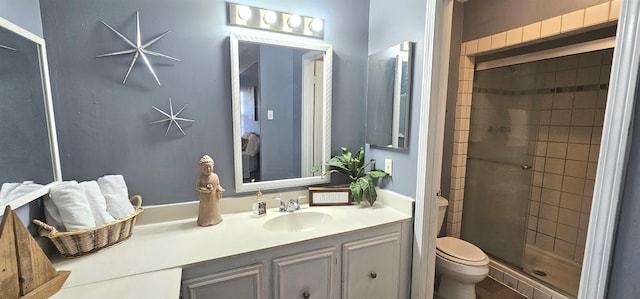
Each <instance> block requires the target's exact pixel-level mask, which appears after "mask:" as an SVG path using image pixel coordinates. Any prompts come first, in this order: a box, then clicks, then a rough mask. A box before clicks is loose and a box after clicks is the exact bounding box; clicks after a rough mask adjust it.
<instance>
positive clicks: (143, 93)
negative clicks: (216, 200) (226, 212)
mask: <svg viewBox="0 0 640 299" xmlns="http://www.w3.org/2000/svg"><path fill="white" fill-rule="evenodd" d="M236 2H239V3H241V4H249V5H253V6H258V7H266V8H271V9H274V10H279V11H287V12H294V13H298V14H301V15H311V16H317V17H320V18H323V19H324V20H325V23H326V25H325V39H324V42H326V43H330V44H332V45H333V46H334V65H333V107H334V109H333V112H332V113H333V115H332V125H333V129H332V136H333V137H332V148H333V154H336V153H338V152H339V147H340V146H347V147H349V148H357V147H360V146H362V145H363V144H364V120H363V119H364V110H363V109H362V107H364V93H365V81H366V79H365V78H366V57H367V33H368V31H367V30H368V29H367V28H368V24H369V23H368V6H369V3H368V1H366V0H365V1H342V0H327V1H297V0H282V1H268V0H255V1H250V0H245V1H236ZM116 4H117V5H116ZM40 6H41V7H40V8H41V12H42V24H43V28H44V36H45V39H46V41H47V46H48V52H49V53H48V54H49V68H50V71H51V80H52V89H53V90H52V93H53V98H54V107H55V113H56V122H57V125H58V137H59V143H60V154H61V160H62V161H61V162H62V173H63V178H64V179H65V180H72V179H73V180H93V179H96V178H98V177H100V176H102V175H105V174H110V173H117V174H123V175H124V177H125V180H126V181H127V184H128V186H129V189H130V190H129V191H130V194H141V195H142V196H143V198H144V204H145V205H152V204H165V203H172V202H184V201H193V200H197V198H198V197H197V196H198V195H197V192H196V191H195V188H194V182H195V178H196V177H197V175H198V160H199V158H200V157H201V156H202V155H203V154H210V155H211V156H212V157H213V159H214V160H215V162H216V167H215V172H216V173H218V175H219V176H220V180H221V183H222V185H223V186H224V187H225V188H226V190H227V192H225V197H228V196H232V195H234V193H235V190H234V187H233V186H234V181H233V179H234V178H233V173H234V171H233V152H232V150H233V146H232V122H231V88H230V85H231V83H230V67H229V39H228V34H229V30H230V29H231V27H229V26H227V25H226V7H225V2H223V1H207V0H186V1H171V0H134V1H105V0H56V1H46V0H42V1H41V2H40ZM136 11H139V12H140V27H141V33H142V40H143V41H147V40H149V39H151V38H153V37H155V36H157V35H159V34H161V33H163V32H164V31H166V30H171V32H170V33H169V34H168V35H167V36H165V37H164V38H163V39H161V40H159V41H158V42H157V43H156V44H154V45H152V46H151V47H150V49H151V50H154V51H158V52H160V53H164V54H167V55H170V56H173V57H176V58H179V59H181V60H182V61H180V62H174V61H170V60H166V59H163V58H158V57H151V62H152V63H153V66H154V68H155V70H156V72H157V74H158V77H159V78H160V81H161V82H162V86H157V84H156V83H155V82H154V80H153V78H152V77H151V74H150V73H149V71H148V70H146V68H145V67H144V66H143V65H140V64H137V65H136V66H135V67H134V69H133V70H132V72H131V75H130V77H129V79H128V81H127V83H126V84H125V85H123V84H122V83H121V82H122V79H123V77H124V75H125V72H126V70H127V68H128V65H129V63H130V61H131V56H130V55H129V56H126V57H107V58H96V57H95V56H96V55H99V54H103V53H107V52H112V51H119V50H125V49H127V46H126V44H124V43H123V42H122V41H121V40H120V38H118V37H117V36H116V35H115V34H114V33H113V32H111V31H110V30H109V29H107V28H106V27H105V26H104V25H103V24H101V23H100V21H104V22H106V23H107V24H109V25H111V26H113V27H114V28H115V29H117V30H119V31H121V32H122V33H123V34H124V35H125V36H127V37H129V38H130V39H133V38H134V36H135V35H134V34H135V31H134V30H135V12H136ZM169 97H171V98H172V100H173V105H174V109H179V108H181V107H182V106H183V105H185V104H189V107H187V108H186V109H185V110H184V112H183V113H182V114H181V116H182V117H186V118H190V119H194V120H195V121H196V123H194V124H193V125H188V124H187V125H185V129H186V133H187V135H186V136H182V135H181V134H180V133H179V132H178V131H177V130H173V129H172V131H170V132H169V135H168V136H166V137H165V136H164V132H165V130H166V126H163V125H159V124H154V125H151V124H149V123H150V122H151V121H154V120H158V119H161V118H162V115H160V114H159V113H158V112H156V111H154V110H153V109H152V108H151V106H152V105H153V106H156V107H158V108H160V109H163V110H168V108H169V104H168V98H169ZM416 118H417V117H416ZM183 124H184V123H183Z"/></svg>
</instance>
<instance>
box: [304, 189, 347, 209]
mask: <svg viewBox="0 0 640 299" xmlns="http://www.w3.org/2000/svg"><path fill="white" fill-rule="evenodd" d="M352 204H353V196H352V195H351V190H350V189H349V187H309V205H310V206H346V205H352Z"/></svg>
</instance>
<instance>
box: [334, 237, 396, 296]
mask: <svg viewBox="0 0 640 299" xmlns="http://www.w3.org/2000/svg"><path fill="white" fill-rule="evenodd" d="M342 256H343V265H342V276H343V277H342V279H343V287H342V298H345V299H348V298H352V299H360V298H369V299H374V298H380V299H392V298H398V292H399V289H398V288H399V281H398V279H399V271H400V234H399V233H391V234H387V235H382V236H378V237H374V238H369V239H363V240H359V241H355V242H349V243H345V244H344V246H343V249H342Z"/></svg>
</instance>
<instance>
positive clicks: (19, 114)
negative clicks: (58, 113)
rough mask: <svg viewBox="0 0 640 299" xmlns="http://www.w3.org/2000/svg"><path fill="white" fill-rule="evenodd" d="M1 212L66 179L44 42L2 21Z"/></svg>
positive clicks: (0, 84)
mask: <svg viewBox="0 0 640 299" xmlns="http://www.w3.org/2000/svg"><path fill="white" fill-rule="evenodd" d="M0 121H2V125H1V126H0V144H1V146H0V208H1V209H2V210H4V207H5V206H6V205H10V206H11V208H12V209H16V208H18V207H20V206H22V205H24V204H27V203H29V202H31V201H32V200H35V199H37V198H39V197H41V196H42V195H44V194H46V193H47V192H48V190H49V188H48V185H50V184H53V183H54V182H56V181H59V180H61V174H60V166H59V165H60V163H59V157H58V150H57V142H56V134H55V124H54V119H53V107H52V102H51V95H50V87H49V74H48V67H47V56H46V49H45V44H44V40H43V39H42V38H40V37H38V36H36V35H34V34H32V33H31V32H28V31H26V30H24V29H22V28H20V27H19V26H17V25H15V24H13V23H11V22H9V21H7V20H5V19H2V18H0Z"/></svg>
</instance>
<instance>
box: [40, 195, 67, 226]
mask: <svg viewBox="0 0 640 299" xmlns="http://www.w3.org/2000/svg"><path fill="white" fill-rule="evenodd" d="M43 202H44V219H46V221H47V224H49V225H51V226H53V227H55V228H56V229H57V230H58V231H61V232H64V231H66V230H67V229H66V228H65V227H64V224H63V223H62V219H61V218H60V212H58V208H57V207H56V205H55V204H54V203H53V200H51V198H50V197H48V196H45V198H44V200H43Z"/></svg>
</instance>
